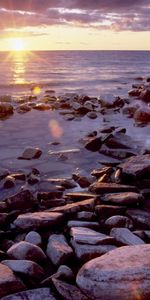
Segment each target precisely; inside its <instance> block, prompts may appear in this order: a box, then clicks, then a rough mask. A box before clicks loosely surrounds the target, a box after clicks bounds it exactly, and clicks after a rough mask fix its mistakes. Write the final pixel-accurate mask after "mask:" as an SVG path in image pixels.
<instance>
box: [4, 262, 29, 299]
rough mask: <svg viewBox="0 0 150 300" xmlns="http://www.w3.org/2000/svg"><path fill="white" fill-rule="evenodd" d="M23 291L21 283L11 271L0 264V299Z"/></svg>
mask: <svg viewBox="0 0 150 300" xmlns="http://www.w3.org/2000/svg"><path fill="white" fill-rule="evenodd" d="M25 289H26V287H25V285H24V284H23V282H22V281H21V280H20V279H19V278H18V277H17V276H15V275H14V273H13V272H12V270H11V269H10V268H8V267H7V266H5V265H3V264H1V263H0V297H4V296H6V295H8V294H11V293H15V292H19V291H22V290H25Z"/></svg>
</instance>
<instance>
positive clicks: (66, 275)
mask: <svg viewBox="0 0 150 300" xmlns="http://www.w3.org/2000/svg"><path fill="white" fill-rule="evenodd" d="M56 276H57V278H60V279H68V280H73V279H74V274H73V272H72V270H71V269H70V268H69V267H68V266H66V265H61V266H60V267H59V268H58V270H57V273H55V278H56Z"/></svg>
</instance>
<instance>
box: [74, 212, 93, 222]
mask: <svg viewBox="0 0 150 300" xmlns="http://www.w3.org/2000/svg"><path fill="white" fill-rule="evenodd" d="M95 217H96V216H95V214H94V213H93V212H90V211H80V212H78V213H77V219H78V220H82V221H93V220H95Z"/></svg>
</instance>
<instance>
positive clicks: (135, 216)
mask: <svg viewBox="0 0 150 300" xmlns="http://www.w3.org/2000/svg"><path fill="white" fill-rule="evenodd" d="M126 213H127V215H128V216H129V217H130V218H131V219H132V220H133V221H134V222H135V223H136V224H138V225H140V226H142V227H146V228H148V229H150V212H147V211H144V210H140V209H128V210H127V212H126Z"/></svg>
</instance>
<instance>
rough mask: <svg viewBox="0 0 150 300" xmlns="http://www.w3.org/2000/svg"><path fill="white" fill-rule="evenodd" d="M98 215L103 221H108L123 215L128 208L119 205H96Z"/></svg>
mask: <svg viewBox="0 0 150 300" xmlns="http://www.w3.org/2000/svg"><path fill="white" fill-rule="evenodd" d="M95 211H96V214H97V215H98V216H99V217H100V218H101V219H107V218H109V217H112V216H114V215H122V214H124V213H125V211H126V206H118V205H104V204H102V205H96V206H95Z"/></svg>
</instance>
